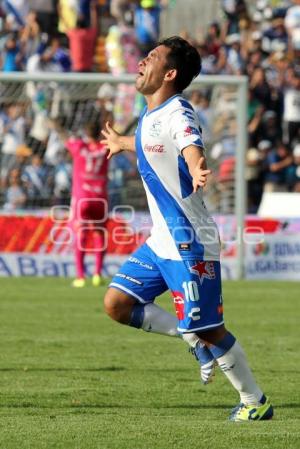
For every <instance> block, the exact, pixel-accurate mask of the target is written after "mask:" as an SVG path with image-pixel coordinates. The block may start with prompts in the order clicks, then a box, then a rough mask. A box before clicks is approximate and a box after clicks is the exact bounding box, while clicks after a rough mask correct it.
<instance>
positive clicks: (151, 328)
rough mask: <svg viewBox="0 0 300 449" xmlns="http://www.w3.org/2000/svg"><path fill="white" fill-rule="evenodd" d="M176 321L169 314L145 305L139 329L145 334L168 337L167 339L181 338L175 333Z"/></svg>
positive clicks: (155, 306) (151, 304)
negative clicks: (150, 333) (152, 333)
mask: <svg viewBox="0 0 300 449" xmlns="http://www.w3.org/2000/svg"><path fill="white" fill-rule="evenodd" d="M177 323H178V320H177V318H176V317H175V316H174V315H171V313H169V312H166V310H164V309H162V308H161V307H159V306H157V305H156V304H153V303H150V304H146V305H145V307H144V320H143V323H142V326H141V328H142V329H143V330H144V331H146V332H154V333H157V334H163V335H168V336H169V337H181V334H180V333H179V332H178V331H177Z"/></svg>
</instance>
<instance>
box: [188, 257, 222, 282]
mask: <svg viewBox="0 0 300 449" xmlns="http://www.w3.org/2000/svg"><path fill="white" fill-rule="evenodd" d="M189 270H190V272H191V273H193V274H196V275H197V276H199V279H200V284H202V283H203V281H204V279H215V277H216V275H215V269H214V264H213V262H204V261H198V262H196V263H195V265H192V266H190V267H189Z"/></svg>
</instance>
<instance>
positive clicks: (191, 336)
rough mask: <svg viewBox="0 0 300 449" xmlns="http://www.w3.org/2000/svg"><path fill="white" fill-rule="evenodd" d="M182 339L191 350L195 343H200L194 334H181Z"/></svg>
mask: <svg viewBox="0 0 300 449" xmlns="http://www.w3.org/2000/svg"><path fill="white" fill-rule="evenodd" d="M182 338H183V340H184V341H185V342H186V343H187V344H188V345H190V346H191V347H192V348H195V347H196V345H197V343H198V342H199V341H200V338H199V337H198V335H196V334H194V333H193V332H188V333H185V334H182Z"/></svg>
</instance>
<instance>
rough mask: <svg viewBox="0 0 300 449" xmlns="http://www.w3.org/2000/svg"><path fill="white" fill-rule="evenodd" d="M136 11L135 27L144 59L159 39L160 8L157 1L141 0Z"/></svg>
mask: <svg viewBox="0 0 300 449" xmlns="http://www.w3.org/2000/svg"><path fill="white" fill-rule="evenodd" d="M138 3H139V4H137V5H136V7H135V10H134V26H135V32H136V37H137V41H138V45H139V48H140V51H141V55H142V57H144V56H146V55H147V54H148V53H149V51H151V50H152V49H153V48H154V47H155V45H156V43H157V41H158V38H159V30H160V27H159V20H160V6H159V5H157V2H156V0H140V2H138Z"/></svg>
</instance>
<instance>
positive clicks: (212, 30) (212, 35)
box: [204, 22, 222, 58]
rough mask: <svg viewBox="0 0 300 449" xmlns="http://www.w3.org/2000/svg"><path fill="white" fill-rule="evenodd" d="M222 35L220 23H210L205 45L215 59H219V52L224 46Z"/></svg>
mask: <svg viewBox="0 0 300 449" xmlns="http://www.w3.org/2000/svg"><path fill="white" fill-rule="evenodd" d="M220 34H221V29H220V25H219V23H218V22H212V23H210V25H209V27H208V30H207V33H206V36H205V41H204V44H205V45H206V47H207V51H208V53H209V54H210V55H212V56H214V57H215V58H218V56H219V51H220V48H221V45H222V41H221V38H220Z"/></svg>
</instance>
